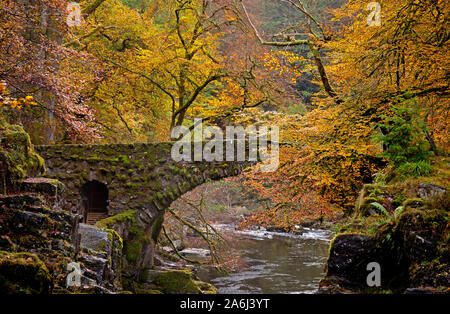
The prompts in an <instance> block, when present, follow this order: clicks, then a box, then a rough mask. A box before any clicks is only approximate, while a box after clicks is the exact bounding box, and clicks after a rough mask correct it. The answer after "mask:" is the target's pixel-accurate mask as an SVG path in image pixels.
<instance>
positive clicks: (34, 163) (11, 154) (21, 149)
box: [0, 118, 45, 194]
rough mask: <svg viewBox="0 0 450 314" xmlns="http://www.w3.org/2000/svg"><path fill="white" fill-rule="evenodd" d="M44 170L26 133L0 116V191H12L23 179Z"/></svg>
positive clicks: (39, 173)
mask: <svg viewBox="0 0 450 314" xmlns="http://www.w3.org/2000/svg"><path fill="white" fill-rule="evenodd" d="M44 172H45V165H44V160H43V159H42V158H41V157H40V156H39V155H38V154H36V153H35V152H34V148H33V145H32V144H31V140H30V136H29V135H28V133H26V132H25V131H24V130H23V128H22V127H21V126H18V125H10V124H8V123H6V122H5V121H4V120H3V119H1V118H0V193H3V194H6V193H7V192H10V191H14V190H16V189H17V188H18V184H19V183H20V182H21V181H22V180H23V179H25V178H27V177H35V176H39V175H41V174H43V173H44Z"/></svg>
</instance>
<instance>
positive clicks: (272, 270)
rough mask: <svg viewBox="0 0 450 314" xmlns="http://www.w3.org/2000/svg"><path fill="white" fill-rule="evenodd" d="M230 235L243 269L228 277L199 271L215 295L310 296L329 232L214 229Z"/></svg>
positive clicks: (320, 273)
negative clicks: (213, 288) (214, 290)
mask: <svg viewBox="0 0 450 314" xmlns="http://www.w3.org/2000/svg"><path fill="white" fill-rule="evenodd" d="M216 227H217V228H219V229H220V230H221V231H222V232H227V233H233V239H235V241H236V247H237V248H238V250H239V252H240V253H241V256H242V258H243V260H244V262H245V265H246V266H245V267H244V268H243V269H240V270H239V271H236V272H232V273H230V274H229V275H228V276H223V275H220V274H218V273H217V272H216V271H215V270H211V269H210V270H206V269H201V270H199V271H198V276H199V277H200V279H202V280H204V281H207V282H211V283H212V284H213V285H214V286H215V287H217V288H218V293H224V294H226V293H229V294H237V293H242V294H260V293H263V294H271V293H283V294H297V293H314V292H316V291H317V289H318V284H319V281H320V280H321V279H322V278H323V276H324V267H325V263H326V260H327V256H328V246H329V242H330V239H331V233H330V232H329V231H326V230H314V229H308V228H306V229H305V230H304V231H303V234H301V235H293V234H288V233H278V232H269V231H265V230H257V231H236V230H234V228H233V227H232V226H231V225H218V226H216Z"/></svg>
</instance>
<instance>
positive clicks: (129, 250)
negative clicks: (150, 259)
mask: <svg viewBox="0 0 450 314" xmlns="http://www.w3.org/2000/svg"><path fill="white" fill-rule="evenodd" d="M142 247H143V245H142V242H141V241H129V242H127V243H126V255H125V256H126V259H127V261H128V262H129V263H136V261H137V260H138V258H139V255H140V253H141V251H142Z"/></svg>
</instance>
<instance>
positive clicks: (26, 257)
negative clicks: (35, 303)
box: [0, 251, 52, 294]
mask: <svg viewBox="0 0 450 314" xmlns="http://www.w3.org/2000/svg"><path fill="white" fill-rule="evenodd" d="M51 284H52V277H51V275H50V273H49V271H48V269H47V267H46V266H45V264H44V263H43V262H42V261H41V260H40V259H39V258H38V257H37V256H36V255H35V254H31V253H9V252H4V251H0V294H48V293H50V292H51Z"/></svg>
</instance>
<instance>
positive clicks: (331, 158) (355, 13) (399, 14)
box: [243, 0, 450, 228]
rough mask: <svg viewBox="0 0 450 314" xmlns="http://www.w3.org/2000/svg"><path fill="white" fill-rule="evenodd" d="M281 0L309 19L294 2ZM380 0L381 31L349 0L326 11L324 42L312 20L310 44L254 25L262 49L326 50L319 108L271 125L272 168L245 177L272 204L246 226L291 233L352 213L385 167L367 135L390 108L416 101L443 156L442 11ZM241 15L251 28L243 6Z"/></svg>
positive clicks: (445, 74)
mask: <svg viewBox="0 0 450 314" xmlns="http://www.w3.org/2000/svg"><path fill="white" fill-rule="evenodd" d="M287 2H289V3H291V4H292V5H294V4H296V5H298V8H297V9H299V10H300V11H302V12H303V13H304V14H308V12H307V11H306V10H305V9H304V6H303V5H302V2H301V1H287ZM379 3H380V4H381V8H382V10H381V25H380V26H370V25H369V24H368V22H367V19H368V15H369V13H370V12H369V11H367V10H366V9H367V2H366V1H358V0H350V1H348V2H347V3H346V4H345V5H344V6H343V7H342V8H339V9H337V10H336V11H335V12H334V14H335V20H334V22H335V23H338V24H337V25H338V27H337V28H336V30H335V31H334V32H333V33H332V32H329V33H327V32H325V31H324V32H323V34H324V37H323V38H320V36H318V35H317V34H321V31H320V25H319V24H318V23H317V24H316V23H314V20H312V23H311V25H314V24H315V25H316V27H317V28H316V29H313V28H312V29H309V31H310V35H311V36H310V38H311V39H295V38H288V40H287V41H280V42H278V41H275V42H271V41H267V40H265V39H264V38H262V36H261V35H260V34H259V33H258V30H257V29H256V27H255V25H252V27H253V29H254V32H255V36H256V37H257V39H258V40H259V41H260V42H261V43H262V44H264V45H272V46H278V47H280V46H281V47H283V46H289V45H311V44H313V45H316V47H320V50H319V51H321V50H322V51H326V52H327V53H326V55H327V58H326V59H327V60H328V61H327V62H324V61H323V57H321V56H320V55H318V54H316V55H314V58H313V59H314V63H315V66H316V71H317V73H319V76H320V77H321V82H322V84H323V90H322V92H321V93H319V94H318V95H317V97H316V98H315V102H316V105H317V108H318V109H315V110H313V111H311V112H309V113H307V114H306V115H304V116H302V117H289V116H285V117H282V119H280V117H278V120H279V121H278V122H277V121H272V122H271V123H276V124H279V125H280V126H281V127H282V132H281V135H280V141H281V143H282V148H281V153H280V159H281V160H280V168H279V170H278V171H277V172H275V173H271V174H260V173H257V172H250V173H249V174H247V177H248V180H249V181H248V182H250V183H251V184H252V185H253V186H255V187H256V188H258V189H259V190H261V191H262V192H263V193H265V194H266V195H268V196H271V197H272V200H273V202H274V204H275V207H274V208H273V209H271V210H269V211H265V212H264V211H263V212H260V213H258V214H256V215H255V216H253V217H251V218H250V219H249V220H247V223H251V222H257V223H260V224H261V223H262V224H265V225H278V226H281V227H284V228H291V227H292V226H293V224H295V223H297V222H299V221H301V220H302V219H304V218H305V217H308V216H311V217H324V216H328V215H332V214H333V213H336V212H339V211H341V210H342V209H346V208H348V209H350V208H352V206H353V204H354V201H355V199H356V196H357V193H358V191H359V189H360V188H361V186H362V184H364V183H368V182H371V180H372V179H373V175H374V174H375V173H376V172H377V171H379V170H381V169H382V168H383V167H384V166H385V162H386V161H385V160H383V158H381V153H382V151H383V147H382V145H381V144H380V143H377V142H376V141H375V140H374V135H376V134H377V133H379V132H380V125H381V123H383V122H384V121H383V120H384V119H385V118H384V117H389V116H391V115H392V113H393V111H392V107H393V106H395V105H397V104H401V103H402V102H405V101H407V100H409V99H413V98H415V99H417V102H418V104H419V106H420V107H422V109H423V110H422V111H421V113H420V114H421V115H423V116H421V117H419V118H421V119H423V120H424V121H425V122H428V127H427V129H426V130H424V131H425V134H426V139H427V140H428V141H429V143H430V149H432V150H434V151H435V153H439V151H440V150H444V151H445V150H448V136H447V135H448V123H447V121H448V111H449V107H448V104H449V99H448V96H449V86H448V82H449V80H448V78H449V77H450V76H449V75H450V74H449V69H450V67H449V61H448V53H449V51H448V39H449V36H448V29H449V28H448V26H449V25H448V16H449V7H450V6H449V5H448V3H447V2H446V1H426V0H424V1H420V0H411V1H400V0H399V1H379ZM243 10H244V11H245V12H244V14H245V16H246V17H247V18H248V19H249V22H250V23H252V20H251V17H250V15H249V12H248V10H246V7H245V6H244V7H243ZM311 18H312V19H313V17H311ZM307 29H308V28H307ZM317 29H319V30H317ZM322 29H324V28H322ZM310 47H311V46H310ZM312 48H313V49H314V47H312ZM312 52H313V54H314V50H312ZM317 58H320V60H317ZM283 128H284V129H285V130H288V131H287V132H286V131H283ZM381 131H382V130H381Z"/></svg>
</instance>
